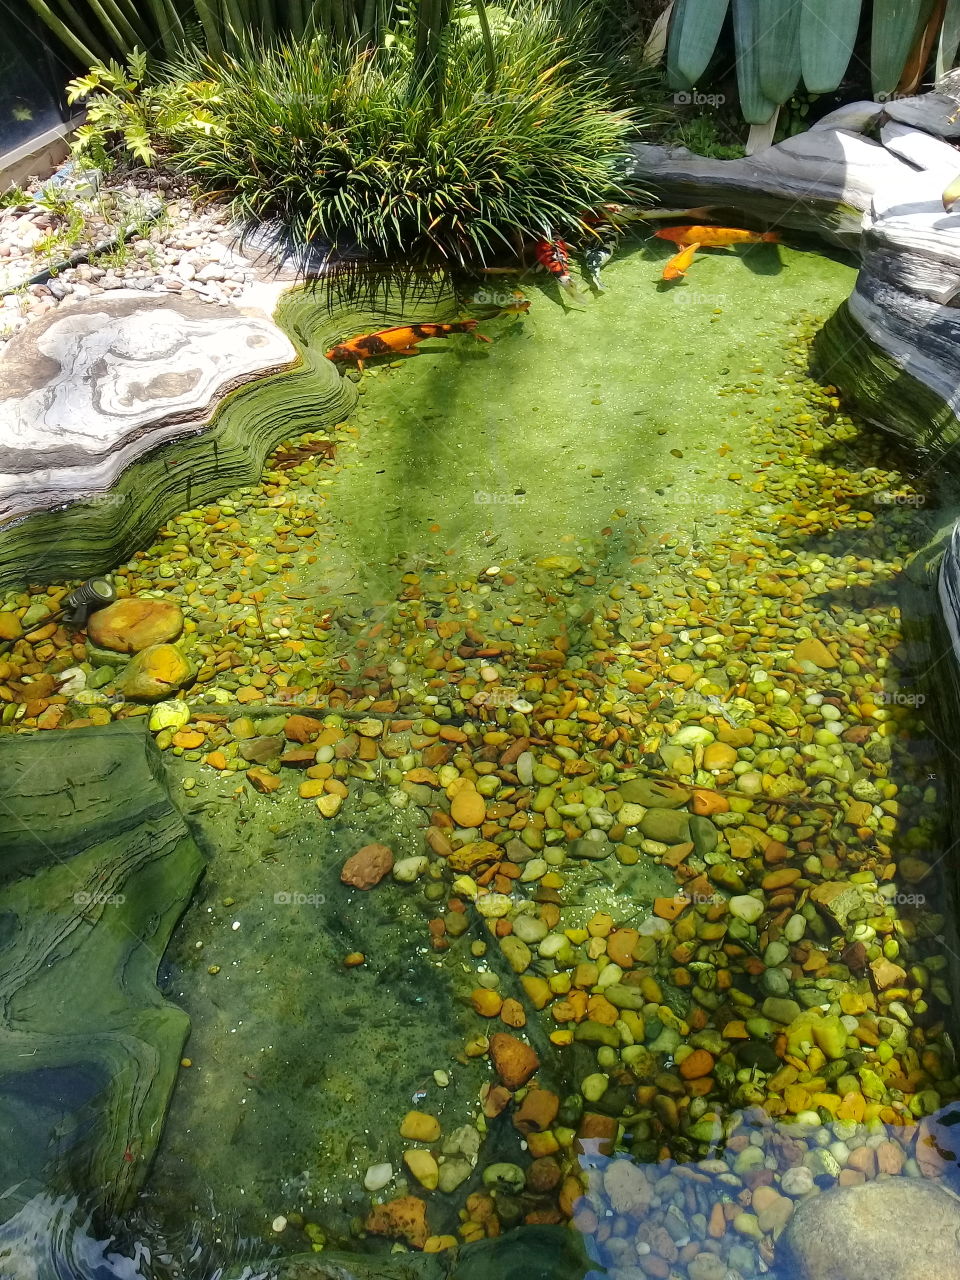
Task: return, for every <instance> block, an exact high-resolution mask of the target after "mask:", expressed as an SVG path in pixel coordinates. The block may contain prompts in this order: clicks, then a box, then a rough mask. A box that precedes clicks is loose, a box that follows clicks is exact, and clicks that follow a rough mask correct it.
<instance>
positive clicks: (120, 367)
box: [0, 284, 297, 523]
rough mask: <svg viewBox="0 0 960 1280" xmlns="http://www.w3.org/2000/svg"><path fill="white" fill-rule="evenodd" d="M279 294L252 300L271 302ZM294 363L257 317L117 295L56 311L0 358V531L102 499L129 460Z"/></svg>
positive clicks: (203, 421) (204, 421)
mask: <svg viewBox="0 0 960 1280" xmlns="http://www.w3.org/2000/svg"><path fill="white" fill-rule="evenodd" d="M285 287H286V286H285V285H280V284H278V285H276V286H273V287H271V288H269V289H266V290H264V289H263V287H261V294H263V293H266V294H267V295H269V300H270V301H272V302H276V300H277V298H278V297H279V295H280V293H282V292H283V290H284V289H285ZM266 300H267V298H266V297H265V298H264V301H266ZM296 358H297V353H296V349H295V348H294V346H293V344H292V342H291V341H290V339H289V338H288V337H287V336H286V334H284V333H283V332H282V330H280V329H279V328H278V327H277V325H275V324H274V322H273V320H272V319H271V317H270V314H269V313H268V312H267V311H265V310H263V309H261V308H260V307H258V306H240V307H238V306H236V305H228V306H226V307H219V308H217V310H216V311H212V310H211V308H210V307H209V306H208V305H207V304H205V303H202V302H199V301H196V300H191V299H190V298H188V297H182V296H179V295H176V294H168V295H164V296H162V297H159V298H154V297H150V296H145V295H144V294H142V293H139V292H137V291H136V290H132V289H131V290H127V289H123V290H116V291H114V292H113V293H112V294H111V295H110V296H109V298H105V297H98V298H96V299H90V300H86V301H83V302H77V303H68V304H66V305H65V306H62V307H60V308H58V310H57V311H56V312H55V313H53V314H52V315H51V316H49V317H44V318H43V319H42V320H39V321H37V323H36V324H33V325H30V326H29V327H28V328H27V329H25V330H24V331H23V332H22V333H21V334H19V335H17V337H16V338H14V339H13V340H12V341H11V342H10V344H9V345H8V347H7V348H6V350H5V352H4V354H3V356H2V358H0V523H4V522H7V521H10V520H16V519H19V518H21V517H23V516H26V515H29V514H31V513H34V512H37V511H43V510H50V509H53V508H57V507H61V506H63V505H64V504H69V503H71V502H76V501H84V500H85V501H89V500H90V499H91V498H97V497H98V496H103V495H105V494H107V493H108V492H109V490H110V488H111V486H112V485H113V484H114V483H115V481H116V480H117V478H118V476H119V475H120V474H121V472H122V471H124V470H125V469H126V468H127V467H128V466H129V465H130V464H131V463H132V462H134V461H135V460H136V459H137V458H139V457H140V456H142V455H143V454H145V453H148V452H150V451H151V450H153V449H155V448H156V447H157V445H159V444H161V443H165V442H168V441H171V440H174V439H177V438H179V437H183V436H187V435H194V434H196V433H197V432H198V431H201V430H203V428H204V427H205V426H207V425H208V424H209V422H210V420H211V418H212V416H213V412H214V410H215V409H216V407H217V405H218V404H219V403H220V402H221V401H222V400H223V398H224V397H225V396H226V395H227V394H228V393H229V392H230V391H233V390H235V389H236V388H238V387H239V386H242V385H243V384H244V383H246V382H249V381H251V380H253V379H256V378H261V377H264V376H266V375H268V374H270V373H273V372H276V371H279V370H281V369H284V368H287V367H289V366H291V365H292V364H293V363H295V361H296Z"/></svg>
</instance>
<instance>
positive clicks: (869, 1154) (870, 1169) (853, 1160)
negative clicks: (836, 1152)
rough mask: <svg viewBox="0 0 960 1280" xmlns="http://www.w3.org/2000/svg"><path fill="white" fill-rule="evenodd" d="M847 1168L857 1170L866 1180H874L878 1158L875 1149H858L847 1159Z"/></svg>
mask: <svg viewBox="0 0 960 1280" xmlns="http://www.w3.org/2000/svg"><path fill="white" fill-rule="evenodd" d="M847 1168H848V1169H856V1170H858V1172H860V1173H862V1174H863V1176H864V1177H865V1178H873V1177H875V1176H876V1173H877V1157H876V1153H875V1152H874V1149H873V1147H856V1148H855V1149H854V1150H853V1151H851V1152H850V1155H849V1156H848V1157H847Z"/></svg>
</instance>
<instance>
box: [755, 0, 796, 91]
mask: <svg viewBox="0 0 960 1280" xmlns="http://www.w3.org/2000/svg"><path fill="white" fill-rule="evenodd" d="M755 4H756V7H757V27H758V30H757V73H758V78H759V81H760V89H761V91H762V93H763V94H764V96H765V97H767V98H769V99H770V100H771V101H772V102H786V100H787V99H788V98H789V97H790V95H791V94H792V93H793V91H794V89H795V88H796V87H797V84H798V83H799V81H800V12H801V10H802V9H803V0H755Z"/></svg>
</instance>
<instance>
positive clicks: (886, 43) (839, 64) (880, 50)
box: [667, 0, 960, 125]
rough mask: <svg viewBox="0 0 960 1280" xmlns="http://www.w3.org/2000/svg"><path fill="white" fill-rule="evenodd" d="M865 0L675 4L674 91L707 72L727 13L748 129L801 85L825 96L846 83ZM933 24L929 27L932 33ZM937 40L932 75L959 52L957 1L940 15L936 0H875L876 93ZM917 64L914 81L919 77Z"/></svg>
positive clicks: (670, 58)
mask: <svg viewBox="0 0 960 1280" xmlns="http://www.w3.org/2000/svg"><path fill="white" fill-rule="evenodd" d="M862 8H863V6H862V0H676V4H675V6H674V11H673V18H672V21H671V25H670V33H669V36H668V39H667V72H668V76H669V79H670V83H671V85H672V86H673V87H674V88H677V89H690V88H692V87H693V86H694V85H696V84H697V83H698V82H699V81H700V80H701V78H702V77H703V76H704V75H705V74H706V72H707V69H708V67H709V64H710V62H711V59H712V58H713V55H714V52H715V50H716V47H717V43H718V41H719V39H720V33H721V31H722V29H723V26H724V23H725V21H726V19H727V13H728V9H732V15H733V38H734V47H735V52H736V61H737V84H738V86H739V90H740V108H741V111H742V112H743V116H744V119H746V120H748V121H749V122H750V123H751V124H755V125H760V124H765V123H766V122H767V121H768V120H770V119H771V117H772V116H773V115H774V113H775V112H776V110H777V108H778V107H779V106H780V104H781V103H784V102H786V101H787V100H788V99H789V98H790V97H791V96H792V94H793V93H794V91H795V90H796V88H797V85H798V84H799V83H800V82H801V80H802V81H803V84H804V86H805V87H806V89H807V90H808V91H809V92H810V93H829V92H832V90H834V89H836V88H837V86H838V85H839V84H840V82H841V80H842V79H843V77H844V75H845V73H846V71H847V67H848V66H849V64H850V59H851V57H852V56H853V51H854V46H855V44H856V41H857V36H858V33H859V31H860V23H861V17H862V12H861V11H862ZM931 24H934V29H932V28H931ZM938 34H939V44H938V50H937V69H938V72H941V73H942V71H944V70H946V69H948V68H949V67H950V66H952V64H953V60H954V58H955V56H956V52H957V48H958V46H960V0H947V4H946V6H945V11H944V12H943V13H942V14H941V12H940V11H939V8H938V7H937V6H936V5H935V3H934V0H920V2H919V3H918V2H917V0H874V2H873V6H872V15H871V18H870V77H871V84H872V88H873V92H874V94H875V95H876V96H878V97H881V96H884V95H887V94H891V93H893V92H894V90H895V89H896V88H897V86H898V84H899V83H900V81H901V77H902V76H903V75H904V71H905V68H907V67H908V66H909V65H911V54H918V55H919V62H920V63H922V62H923V61H924V59H923V57H922V54H923V53H924V51H925V48H926V45H925V44H924V41H927V42H929V43H930V44H931V45H932V41H933V39H935V38H936V37H937V35H938ZM922 70H923V67H922V65H919V66H918V68H917V75H919V74H920V73H922Z"/></svg>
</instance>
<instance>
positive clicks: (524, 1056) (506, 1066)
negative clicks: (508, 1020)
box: [490, 1031, 540, 1089]
mask: <svg viewBox="0 0 960 1280" xmlns="http://www.w3.org/2000/svg"><path fill="white" fill-rule="evenodd" d="M490 1057H491V1058H492V1059H493V1065H494V1068H495V1069H496V1072H497V1075H498V1076H499V1077H500V1079H501V1080H502V1081H503V1083H504V1084H505V1085H506V1086H507V1088H508V1089H522V1088H523V1086H524V1085H525V1084H526V1083H527V1081H528V1080H529V1079H530V1077H531V1076H532V1075H533V1073H534V1072H535V1071H536V1070H537V1069H538V1067H539V1066H540V1059H539V1058H538V1057H537V1055H536V1054H535V1053H534V1051H533V1050H532V1049H531V1048H530V1046H529V1045H528V1044H525V1043H524V1042H523V1041H522V1040H518V1039H517V1037H516V1036H511V1035H508V1034H507V1033H506V1032H505V1031H498V1032H497V1033H496V1035H493V1036H491V1037H490Z"/></svg>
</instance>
